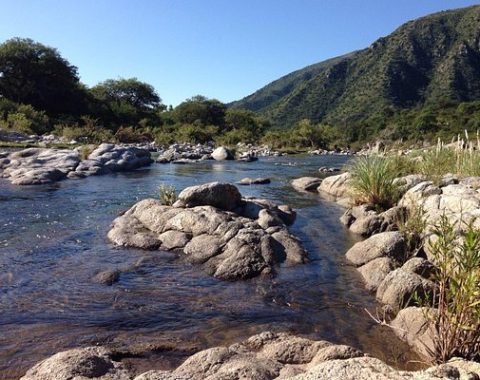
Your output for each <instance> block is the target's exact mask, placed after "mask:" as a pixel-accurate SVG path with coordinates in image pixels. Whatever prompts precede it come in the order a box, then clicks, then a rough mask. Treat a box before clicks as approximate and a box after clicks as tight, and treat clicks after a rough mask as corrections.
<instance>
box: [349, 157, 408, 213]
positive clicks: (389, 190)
mask: <svg viewBox="0 0 480 380" xmlns="http://www.w3.org/2000/svg"><path fill="white" fill-rule="evenodd" d="M349 171H350V173H351V174H352V180H351V185H352V189H353V192H354V194H353V195H354V200H355V203H357V204H361V203H368V204H371V205H374V206H376V207H378V208H380V209H383V210H385V209H388V208H390V207H392V206H393V205H395V204H396V203H397V201H398V199H399V197H400V192H399V189H398V186H396V185H395V184H394V179H395V178H396V177H397V173H396V172H395V170H394V167H393V164H392V161H391V160H390V159H388V158H385V157H380V156H362V157H357V158H356V159H355V160H354V161H353V163H352V164H351V165H349Z"/></svg>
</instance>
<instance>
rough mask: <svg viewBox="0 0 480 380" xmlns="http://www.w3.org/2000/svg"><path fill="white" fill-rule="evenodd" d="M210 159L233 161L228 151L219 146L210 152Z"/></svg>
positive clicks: (231, 154)
mask: <svg viewBox="0 0 480 380" xmlns="http://www.w3.org/2000/svg"><path fill="white" fill-rule="evenodd" d="M212 158H213V159H214V160H215V161H225V160H233V159H234V158H235V157H234V155H233V153H232V152H231V151H230V150H229V149H227V148H225V147H224V146H219V147H218V148H217V149H215V150H214V151H213V152H212Z"/></svg>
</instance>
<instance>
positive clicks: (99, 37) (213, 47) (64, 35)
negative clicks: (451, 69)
mask: <svg viewBox="0 0 480 380" xmlns="http://www.w3.org/2000/svg"><path fill="white" fill-rule="evenodd" d="M0 4H1V7H0V9H1V11H0V40H1V41H2V42H3V41H4V40H6V39H9V38H11V37H29V38H32V39H34V40H36V41H39V42H41V43H44V44H46V45H49V46H52V47H55V48H57V49H58V50H59V51H60V53H61V54H62V55H63V56H64V57H65V58H66V59H68V60H69V61H70V63H72V64H74V65H75V66H77V67H78V69H79V74H80V76H81V80H82V81H83V82H84V83H86V84H87V85H89V86H92V85H94V84H96V83H98V82H99V81H102V80H105V79H109V78H119V77H123V78H128V77H137V78H138V79H140V80H142V81H145V82H148V83H150V84H152V85H153V86H154V87H155V88H156V90H157V91H158V93H159V95H160V96H161V97H162V99H163V101H164V103H165V104H173V105H176V104H178V103H180V102H181V101H183V100H185V99H186V98H189V97H191V96H193V95H198V94H201V95H205V96H208V97H211V98H217V99H219V100H221V101H224V102H228V101H232V100H237V99H240V98H242V97H244V96H246V95H248V94H250V93H252V92H254V91H255V90H257V89H259V88H260V87H262V86H263V85H265V84H267V83H269V82H271V81H272V80H274V79H277V78H279V77H281V76H283V75H285V74H288V73H289V72H291V71H294V70H297V69H300V68H302V67H304V66H307V65H309V64H312V63H316V62H319V61H322V60H324V59H327V58H330V57H334V56H337V55H340V54H343V53H347V52H350V51H352V50H356V49H360V48H364V47H367V46H369V45H370V44H371V43H372V42H373V41H375V40H376V39H377V38H379V37H381V36H385V35H387V34H389V33H390V32H392V31H393V30H394V29H396V28H397V27H398V26H400V25H401V24H402V23H404V22H406V21H408V20H411V19H413V18H417V17H419V16H423V15H426V14H428V13H432V12H435V11H440V10H445V9H451V8H457V7H464V6H468V5H474V4H478V1H467V0H450V1H447V0H76V1H75V0H0Z"/></svg>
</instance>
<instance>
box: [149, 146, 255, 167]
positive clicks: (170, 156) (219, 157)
mask: <svg viewBox="0 0 480 380" xmlns="http://www.w3.org/2000/svg"><path fill="white" fill-rule="evenodd" d="M212 159H213V160H216V161H225V160H238V161H246V162H251V161H256V160H258V156H257V153H256V152H255V151H246V152H239V153H238V154H236V155H235V154H234V153H233V152H232V151H231V150H230V149H228V148H226V147H224V146H219V147H218V148H216V149H214V148H213V146H212V145H208V144H206V145H202V144H197V145H191V144H173V145H171V146H170V147H169V148H168V149H166V150H164V151H161V152H160V155H159V156H158V158H157V160H156V162H158V163H161V164H167V163H170V162H171V163H173V164H189V163H194V162H198V161H205V160H212Z"/></svg>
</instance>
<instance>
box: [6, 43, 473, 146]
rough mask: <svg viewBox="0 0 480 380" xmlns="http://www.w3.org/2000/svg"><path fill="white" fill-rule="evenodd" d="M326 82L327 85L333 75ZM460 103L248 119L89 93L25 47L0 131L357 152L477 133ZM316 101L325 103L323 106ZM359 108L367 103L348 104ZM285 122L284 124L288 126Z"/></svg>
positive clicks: (17, 50) (104, 87) (37, 48)
mask: <svg viewBox="0 0 480 380" xmlns="http://www.w3.org/2000/svg"><path fill="white" fill-rule="evenodd" d="M349 57H351V55H349V56H346V57H343V58H342V59H347V58H349ZM342 59H333V60H331V61H328V64H321V65H319V66H318V67H317V66H316V65H314V66H312V68H311V69H312V70H314V71H315V73H319V74H318V75H324V71H322V70H330V69H329V67H330V65H336V64H339V63H340V62H341V61H342ZM322 73H323V74H322ZM329 73H330V74H329V76H330V78H331V79H332V78H334V77H335V75H336V74H334V72H330V71H329ZM310 74H311V73H309V71H308V70H307V71H300V72H299V73H298V75H297V74H296V75H295V78H296V79H295V80H294V82H295V83H296V84H298V85H299V86H300V85H301V83H303V81H305V80H307V79H308V78H309V77H310ZM277 87H278V86H276V87H275V88H277ZM280 87H281V86H280ZM280 87H278V89H279V91H280ZM368 88H369V87H368ZM329 91H331V90H329ZM329 91H325V92H329ZM317 95H318V96H320V97H321V96H323V95H322V94H317ZM362 99H363V98H362ZM462 99H464V98H459V99H457V100H441V101H439V102H435V103H430V104H420V105H417V106H412V107H409V108H405V109H401V108H395V107H393V108H392V107H390V106H385V107H383V106H382V107H374V108H372V109H370V110H369V111H368V112H365V113H364V114H363V115H364V116H362V118H355V119H352V120H346V119H345V120H343V119H342V120H336V119H329V118H318V117H316V116H315V115H314V114H312V112H311V110H310V106H308V107H307V108H305V107H304V104H303V103H302V102H300V103H299V104H297V106H296V107H295V109H294V110H292V112H293V113H292V114H295V115H297V116H295V118H294V119H292V120H291V121H289V122H288V123H287V124H279V123H278V122H277V120H276V119H275V117H274V114H273V113H271V112H259V113H258V112H254V111H249V110H245V109H241V108H238V107H239V105H238V104H234V106H233V107H230V106H229V105H227V104H224V103H222V102H220V101H218V100H215V99H208V98H205V97H203V96H194V97H192V98H190V99H187V100H185V101H184V102H182V103H181V104H179V105H178V106H176V107H174V108H173V107H171V106H168V107H167V106H166V105H165V104H163V103H162V100H161V98H160V96H159V94H158V93H157V92H156V90H155V89H154V88H153V87H152V86H151V85H149V84H148V83H145V82H142V81H140V80H138V79H136V78H128V79H107V80H105V81H103V82H101V83H98V84H97V85H95V86H93V87H91V88H88V87H87V86H85V85H84V84H82V83H81V82H80V79H79V76H78V71H77V68H76V67H75V66H73V65H72V64H70V63H69V62H68V61H67V60H66V59H65V58H63V57H62V56H61V55H60V54H59V52H58V51H57V50H56V49H54V48H51V47H48V46H45V45H43V44H40V43H38V42H34V41H32V40H29V39H21V38H14V39H11V40H8V41H6V42H4V43H3V44H1V45H0V129H2V130H7V131H18V132H23V133H26V134H38V135H41V134H48V133H53V134H55V135H58V136H63V137H65V139H66V140H69V141H70V140H75V141H78V142H79V143H99V142H106V141H111V142H125V143H132V142H147V141H148V142H150V141H156V142H157V143H158V144H160V145H168V144H170V143H173V142H180V143H181V142H186V143H193V144H196V143H205V142H208V141H214V142H216V143H217V144H223V145H230V146H233V145H235V144H237V143H239V142H242V143H253V144H259V143H263V144H267V145H269V146H271V147H272V148H274V149H285V150H292V151H298V150H308V149H318V148H322V149H334V148H337V147H340V148H345V147H352V148H359V147H360V146H361V145H362V144H364V143H365V142H367V141H371V139H373V138H382V139H384V140H386V141H403V142H404V143H418V142H419V141H424V140H432V139H435V138H437V137H441V138H443V139H449V138H450V136H453V135H456V134H457V133H460V132H461V131H463V130H464V129H467V130H469V131H475V130H476V129H478V128H479V127H480V101H478V100H477V101H472V100H469V99H467V100H468V101H462ZM311 100H312V101H315V103H316V102H320V103H321V99H320V98H317V97H313V98H311ZM359 102H360V103H361V102H363V100H361V99H357V100H355V102H353V101H352V105H354V104H357V105H358V104H360V103H359ZM349 104H350V103H349ZM250 108H252V107H250ZM252 109H253V108H252ZM289 115H290V114H289ZM289 115H285V118H282V122H283V121H285V122H287V121H288V120H290V119H289V117H287V116H289ZM279 126H281V127H279ZM285 127H288V128H285Z"/></svg>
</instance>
